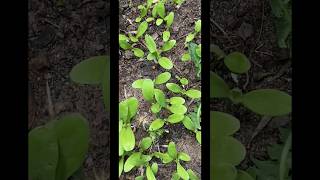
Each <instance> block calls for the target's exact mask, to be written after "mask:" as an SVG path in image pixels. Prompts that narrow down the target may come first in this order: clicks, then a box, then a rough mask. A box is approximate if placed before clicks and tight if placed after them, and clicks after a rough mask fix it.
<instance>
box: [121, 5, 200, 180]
mask: <svg viewBox="0 0 320 180" xmlns="http://www.w3.org/2000/svg"><path fill="white" fill-rule="evenodd" d="M130 2H131V1H129V0H121V1H120V10H119V15H120V16H119V22H120V24H119V28H120V32H119V33H122V34H127V33H128V32H130V31H136V30H137V23H135V19H136V18H137V17H138V16H139V9H138V8H137V7H138V5H140V4H142V3H144V2H145V1H138V0H135V1H132V4H131V3H130ZM200 7H201V4H200V0H195V1H186V2H185V3H183V4H182V5H181V7H180V8H179V9H177V8H175V7H174V6H173V5H169V4H168V3H167V5H166V12H170V11H173V12H174V13H175V17H174V22H173V24H172V30H171V31H170V33H171V37H170V39H175V40H176V41H177V43H176V46H175V47H174V48H173V49H171V50H170V51H168V52H165V53H163V56H166V57H169V58H170V59H171V60H172V61H173V64H174V68H172V69H171V70H169V72H170V73H171V74H172V76H171V80H170V81H169V82H177V81H176V79H175V78H174V77H175V75H178V76H179V77H185V78H187V79H188V80H189V85H188V87H187V88H191V87H192V88H195V89H199V90H200V89H201V81H200V80H199V79H197V78H196V72H195V67H194V64H193V63H192V62H191V61H190V62H182V61H181V60H180V58H181V56H182V54H184V53H185V52H186V49H185V48H184V41H185V36H186V35H187V34H188V33H190V32H192V31H193V27H194V22H195V21H196V20H198V19H200V17H201V8H200ZM150 11H151V10H150ZM147 16H149V17H150V16H151V12H150V13H149V15H147ZM164 30H165V28H164V25H163V24H162V25H160V26H156V25H155V23H154V21H153V23H152V25H150V24H149V27H148V30H147V33H148V34H150V35H151V36H152V37H153V38H154V39H156V40H155V41H156V43H157V45H158V47H159V46H160V43H161V41H162V40H161V39H162V32H163V31H164ZM142 39H143V38H142ZM195 42H196V43H197V44H199V43H201V39H200V36H199V35H198V37H197V38H195ZM138 47H139V48H141V49H143V50H144V51H145V52H147V49H146V48H145V47H143V46H140V45H138ZM119 53H120V54H119V57H120V60H119V101H122V100H124V99H126V98H129V97H132V96H134V97H136V98H137V99H138V100H139V103H140V106H139V111H138V113H137V115H136V118H135V120H133V121H132V125H133V126H134V131H135V136H136V142H139V141H140V140H141V139H142V138H143V137H146V136H148V133H147V128H148V126H149V125H150V123H151V122H152V121H153V120H154V119H155V116H154V115H153V114H152V113H151V112H150V110H149V109H150V103H147V102H146V101H145V100H144V99H143V97H142V94H141V91H140V90H138V89H133V88H132V87H131V84H132V83H133V82H134V81H135V80H137V79H143V78H149V79H155V78H156V76H157V75H158V74H160V73H162V72H165V71H164V69H163V68H162V67H161V66H159V65H158V64H155V63H154V62H153V61H147V60H146V58H145V57H144V59H139V58H137V57H135V56H134V55H133V53H131V52H130V51H124V50H120V52H119ZM162 86H163V85H161V86H160V89H163V90H165V89H166V88H165V86H163V87H162ZM164 92H167V90H165V91H164ZM166 97H167V98H168V97H172V94H170V93H168V94H167V95H166ZM186 100H187V99H186ZM188 103H190V100H187V101H186V104H188ZM194 104H195V103H192V105H190V106H189V107H188V110H189V111H190V110H192V109H193V106H194ZM165 129H167V130H168V131H169V132H168V133H164V135H163V136H162V137H161V138H160V140H159V141H158V143H157V145H159V148H160V151H161V152H164V151H166V150H167V148H166V147H163V145H168V144H169V142H170V141H173V142H175V143H176V146H177V150H178V151H182V152H186V153H187V154H189V155H190V157H191V161H190V162H187V163H182V166H184V167H185V168H186V169H189V168H190V169H192V170H193V171H194V172H195V173H196V174H198V176H199V177H200V178H201V146H200V144H199V143H198V142H197V141H196V139H195V134H194V133H191V132H189V131H188V130H187V129H185V128H184V126H183V125H182V124H177V125H170V126H166V127H165ZM154 151H158V147H152V148H151V152H154ZM152 161H153V160H152ZM156 162H158V164H159V172H158V173H157V175H156V178H157V179H171V176H172V173H173V172H174V171H175V170H176V165H175V164H174V163H172V164H168V165H163V164H162V163H161V162H160V161H156ZM141 172H143V171H141V169H135V170H133V171H132V172H131V171H130V173H126V174H125V175H122V176H121V179H134V178H135V177H136V176H139V175H141Z"/></svg>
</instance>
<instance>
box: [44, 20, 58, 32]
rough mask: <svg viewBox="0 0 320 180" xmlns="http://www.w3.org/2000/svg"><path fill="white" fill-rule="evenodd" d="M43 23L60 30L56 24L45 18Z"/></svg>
mask: <svg viewBox="0 0 320 180" xmlns="http://www.w3.org/2000/svg"><path fill="white" fill-rule="evenodd" d="M44 21H45V22H46V23H48V24H50V25H52V26H54V27H55V28H57V29H60V27H59V26H58V25H57V24H55V23H53V22H51V21H50V20H49V19H47V18H45V19H44Z"/></svg>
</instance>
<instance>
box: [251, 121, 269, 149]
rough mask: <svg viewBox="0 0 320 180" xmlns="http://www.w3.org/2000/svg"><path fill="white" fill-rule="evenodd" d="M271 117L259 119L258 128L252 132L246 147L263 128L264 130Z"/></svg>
mask: <svg viewBox="0 0 320 180" xmlns="http://www.w3.org/2000/svg"><path fill="white" fill-rule="evenodd" d="M271 119H272V117H268V116H264V117H262V118H261V121H260V123H259V124H258V126H257V127H256V129H255V130H254V132H253V134H252V136H251V138H250V140H249V142H248V145H249V146H250V144H251V142H252V140H253V139H254V138H255V137H256V136H257V135H258V134H259V132H261V131H262V129H263V128H265V127H266V126H267V125H268V123H269V122H270V121H271Z"/></svg>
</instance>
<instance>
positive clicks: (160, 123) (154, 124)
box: [149, 119, 164, 131]
mask: <svg viewBox="0 0 320 180" xmlns="http://www.w3.org/2000/svg"><path fill="white" fill-rule="evenodd" d="M163 125H164V120H162V119H156V120H154V121H152V123H151V125H150V127H149V131H156V130H158V129H160V128H162V126H163Z"/></svg>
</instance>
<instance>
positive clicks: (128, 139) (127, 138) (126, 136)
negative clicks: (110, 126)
mask: <svg viewBox="0 0 320 180" xmlns="http://www.w3.org/2000/svg"><path fill="white" fill-rule="evenodd" d="M119 138H120V144H121V145H122V147H123V149H124V150H125V151H131V150H133V148H134V145H135V143H136V140H135V137H134V134H133V132H132V129H131V127H130V126H128V127H123V128H122V130H121V131H120V136H119Z"/></svg>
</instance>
